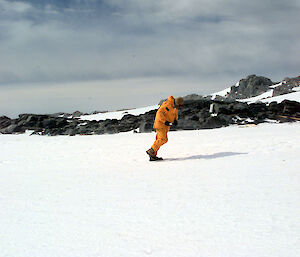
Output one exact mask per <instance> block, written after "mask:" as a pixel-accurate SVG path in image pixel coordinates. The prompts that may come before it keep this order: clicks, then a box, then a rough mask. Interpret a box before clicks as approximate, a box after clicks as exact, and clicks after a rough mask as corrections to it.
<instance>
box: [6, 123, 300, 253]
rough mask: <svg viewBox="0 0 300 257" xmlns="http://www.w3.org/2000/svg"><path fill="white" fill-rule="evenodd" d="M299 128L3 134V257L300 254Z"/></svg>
mask: <svg viewBox="0 0 300 257" xmlns="http://www.w3.org/2000/svg"><path fill="white" fill-rule="evenodd" d="M299 129H300V123H293V124H261V125H259V126H256V127H238V126H232V127H227V128H221V129H214V130H199V131H177V132H170V133H169V134H168V136H169V142H168V143H167V144H166V145H164V146H163V147H162V148H161V150H160V151H159V155H160V156H162V157H164V158H165V161H162V162H149V161H148V158H147V156H146V154H145V150H147V149H148V148H149V147H150V146H151V144H152V143H153V140H154V138H155V134H154V133H149V134H134V133H132V132H128V133H121V134H116V135H101V136H75V137H67V136H58V137H46V136H45V137H41V136H28V135H0V177H1V180H0V227H1V230H0V249H1V251H0V257H6V256H13V257H27V256H28V257H29V256H30V257H34V256H43V257H47V256H49V257H53V256H64V257H77V256H78V257H82V256H88V257H89V256H95V257H96V256H101V257H102V256H103V257H109V256H111V257H113V256H116V257H117V256H125V257H126V256H128V257H135V256H136V257H143V256H155V257H160V256H161V257H168V256H170V257H181V256H182V257H186V256H190V257H193V256H195V257H199V256H214V257H215V256H217V257H219V256H220V257H224V256H230V257H235V256H243V257H244V256H257V257H260V256H261V257H265V256H270V257H271V256H272V257H274V256H282V257H286V256H290V257H296V256H299V255H300V247H299V245H300V226H299V224H300V222H299V213H300V206H299V202H300V201H299V200H300V190H299V182H300V175H299V164H300V161H299V153H300V144H299V142H300V140H299V139H300V136H299Z"/></svg>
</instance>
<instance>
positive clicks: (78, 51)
mask: <svg viewBox="0 0 300 257" xmlns="http://www.w3.org/2000/svg"><path fill="white" fill-rule="evenodd" d="M299 11H300V4H299V1H296V0H288V1H279V0H272V1H271V0H263V1H261V0H253V1H238V0H228V1H224V0H216V1H210V0H184V1H183V0H181V1H172V0H162V1H139V0H127V1H123V0H122V1H121V0H102V1H96V0H95V1H91V0H86V1H83V0H77V1H74V0H73V1H71V0H48V1H39V0H27V1H12V0H10V1H8V0H0V53H1V59H0V88H1V87H2V88H4V87H7V85H11V86H13V87H18V86H19V87H24V86H25V85H28V84H30V83H32V84H33V83H34V85H39V87H50V86H51V85H52V86H53V85H54V84H55V83H58V84H64V83H71V82H74V83H75V82H78V81H79V82H80V83H82V84H84V85H86V88H88V87H90V86H89V85H90V84H89V83H88V82H89V81H99V80H103V81H111V83H110V84H109V83H105V85H108V84H109V85H111V86H112V87H115V86H114V84H113V83H112V81H114V80H118V81H119V80H122V79H124V80H128V79H132V81H136V80H137V79H141V78H144V79H146V80H148V81H151V80H153V81H154V79H156V78H161V79H164V78H165V79H167V80H168V81H174V82H175V81H178V80H180V81H182V80H184V79H186V80H189V79H193V80H194V81H198V88H197V87H196V86H195V85H196V84H197V83H193V86H190V87H189V88H185V89H186V90H187V91H191V90H197V91H196V92H195V93H199V92H201V93H202V92H205V91H206V93H211V92H213V91H216V90H220V89H223V88H224V87H226V86H229V85H230V84H229V83H232V84H234V83H235V82H236V80H238V79H240V78H242V77H245V76H247V75H248V74H253V73H256V74H258V75H264V76H267V77H270V78H271V79H273V80H280V79H282V78H283V77H286V76H293V75H299V74H298V72H299V67H300V51H299V45H300V36H299V33H297V31H298V24H300V16H299V15H298V13H299ZM143 81H144V86H143V85H142V84H140V87H141V88H143V89H144V91H145V95H146V94H147V90H149V84H147V83H145V80H143ZM156 82H157V81H156ZM156 82H153V83H156ZM167 84H168V86H165V89H168V90H170V88H169V87H170V85H171V84H172V83H171V82H170V83H167ZM228 84H229V85H228ZM101 85H102V86H104V84H101ZM189 85H191V84H190V83H189ZM37 87H38V86H35V88H37ZM153 87H154V88H155V86H153ZM162 87H164V85H162ZM64 88H65V87H64ZM83 90H85V89H83ZM91 90H94V88H91ZM176 90H179V89H178V88H177V89H176ZM117 91H118V89H117V88H115V92H116V94H117ZM177 92H178V91H177ZM175 93H176V92H175ZM112 101H113V100H112ZM112 101H111V102H112Z"/></svg>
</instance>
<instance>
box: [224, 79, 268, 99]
mask: <svg viewBox="0 0 300 257" xmlns="http://www.w3.org/2000/svg"><path fill="white" fill-rule="evenodd" d="M273 84H274V83H273V82H272V81H271V80H270V79H268V78H266V77H262V76H256V75H249V76H248V77H247V78H245V79H241V80H240V81H239V86H232V87H231V89H230V93H228V94H227V95H226V97H227V98H231V99H245V98H250V97H254V96H258V95H260V94H262V93H264V92H266V91H268V90H269V88H270V86H272V85H273Z"/></svg>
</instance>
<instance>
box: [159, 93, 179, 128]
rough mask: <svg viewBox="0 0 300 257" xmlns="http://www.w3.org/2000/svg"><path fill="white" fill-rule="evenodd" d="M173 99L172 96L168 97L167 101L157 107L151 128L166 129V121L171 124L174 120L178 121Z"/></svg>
mask: <svg viewBox="0 0 300 257" xmlns="http://www.w3.org/2000/svg"><path fill="white" fill-rule="evenodd" d="M174 105H175V98H174V97H173V96H169V98H168V100H167V101H165V102H163V104H162V105H161V106H160V107H159V109H158V111H157V113H156V116H155V121H154V126H153V128H155V129H160V128H168V127H169V126H166V125H165V122H166V121H169V122H173V121H174V120H178V110H177V109H176V108H175V107H174Z"/></svg>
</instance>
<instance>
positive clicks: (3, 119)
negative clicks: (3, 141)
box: [0, 116, 11, 129]
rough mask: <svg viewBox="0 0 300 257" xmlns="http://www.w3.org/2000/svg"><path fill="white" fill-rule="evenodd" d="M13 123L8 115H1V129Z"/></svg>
mask: <svg viewBox="0 0 300 257" xmlns="http://www.w3.org/2000/svg"><path fill="white" fill-rule="evenodd" d="M9 125H11V119H10V118H8V117H6V116H1V117H0V129H3V128H6V127H8V126H9Z"/></svg>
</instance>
